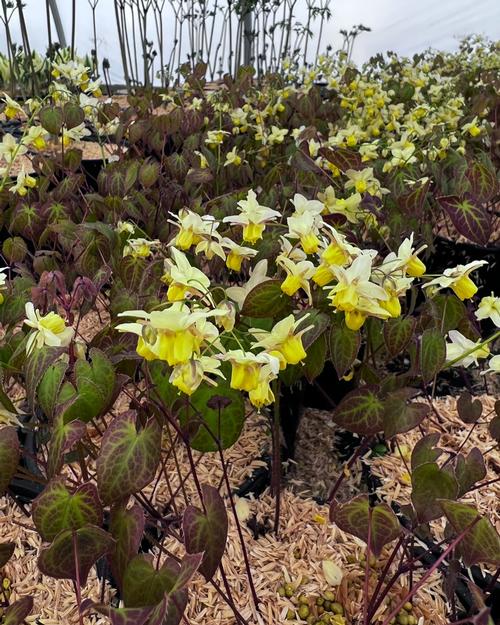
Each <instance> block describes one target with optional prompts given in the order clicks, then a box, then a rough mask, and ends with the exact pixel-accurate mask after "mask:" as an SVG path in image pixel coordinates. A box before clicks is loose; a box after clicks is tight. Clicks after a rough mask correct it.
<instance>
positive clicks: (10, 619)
mask: <svg viewBox="0 0 500 625" xmlns="http://www.w3.org/2000/svg"><path fill="white" fill-rule="evenodd" d="M31 610H33V597H22V599H18V600H17V601H15V602H14V603H13V604H12V605H10V606H9V607H8V608H7V609H6V610H5V614H4V617H3V621H2V622H3V625H22V623H24V621H25V619H26V617H27V616H28V614H29V613H30V612H31Z"/></svg>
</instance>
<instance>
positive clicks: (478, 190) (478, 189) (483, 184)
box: [466, 160, 498, 204]
mask: <svg viewBox="0 0 500 625" xmlns="http://www.w3.org/2000/svg"><path fill="white" fill-rule="evenodd" d="M489 165H490V166H489V167H486V165H484V164H483V163H481V162H480V161H477V160H474V161H472V162H471V163H469V165H468V167H467V172H466V176H467V179H468V180H469V182H470V186H471V195H472V197H473V198H474V199H475V200H476V201H477V202H479V203H481V204H484V203H486V202H489V201H490V200H491V199H492V198H494V197H495V195H496V194H497V193H498V181H497V177H496V175H495V167H494V166H493V165H492V163H491V161H490V163H489Z"/></svg>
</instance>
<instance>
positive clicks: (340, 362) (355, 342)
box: [329, 321, 361, 380]
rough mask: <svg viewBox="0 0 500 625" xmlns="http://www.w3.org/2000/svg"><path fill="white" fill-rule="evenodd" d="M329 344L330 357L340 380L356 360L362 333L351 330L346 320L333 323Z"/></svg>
mask: <svg viewBox="0 0 500 625" xmlns="http://www.w3.org/2000/svg"><path fill="white" fill-rule="evenodd" d="M329 345H330V358H331V361H332V363H333V366H334V367H335V371H336V372H337V375H338V377H339V380H340V378H342V377H343V376H344V375H345V374H346V373H347V371H349V369H350V368H351V367H352V365H353V364H354V361H355V360H356V356H357V355H358V352H359V347H360V345H361V334H360V333H359V332H353V331H352V330H349V328H348V327H347V326H346V325H345V323H344V321H342V322H341V323H336V324H333V325H332V327H331V330H330V336H329Z"/></svg>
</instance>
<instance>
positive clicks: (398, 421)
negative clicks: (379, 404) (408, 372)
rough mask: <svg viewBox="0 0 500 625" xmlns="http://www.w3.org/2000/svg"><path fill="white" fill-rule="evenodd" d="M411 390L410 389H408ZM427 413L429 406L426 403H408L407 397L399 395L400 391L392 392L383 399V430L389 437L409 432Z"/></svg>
mask: <svg viewBox="0 0 500 625" xmlns="http://www.w3.org/2000/svg"><path fill="white" fill-rule="evenodd" d="M401 390H402V391H404V390H407V389H401ZM411 391H412V389H410V392H411ZM413 393H414V391H413ZM428 414H429V407H428V406H427V405H426V404H423V403H418V402H413V403H408V401H407V398H406V397H402V396H401V391H399V393H398V392H396V393H393V394H392V395H390V396H388V397H386V398H385V400H384V432H385V435H386V437H387V438H391V437H392V436H394V435H395V434H402V433H403V432H409V431H410V430H412V429H413V428H414V427H417V425H419V424H420V423H422V421H423V420H424V419H425V417H426V416H427V415H428Z"/></svg>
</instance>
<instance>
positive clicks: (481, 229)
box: [438, 193, 492, 245]
mask: <svg viewBox="0 0 500 625" xmlns="http://www.w3.org/2000/svg"><path fill="white" fill-rule="evenodd" d="M438 202H439V203H440V204H441V206H442V207H443V208H444V210H445V211H446V213H447V214H448V216H449V217H450V219H451V221H452V223H453V225H454V226H455V228H456V229H457V231H458V232H459V233H460V234H463V236H464V237H467V238H468V239H469V240H470V241H473V242H474V243H477V244H478V245H486V244H487V243H488V241H489V239H490V235H491V227H492V222H491V216H490V214H489V213H488V210H487V209H486V207H485V206H483V205H481V203H479V202H477V200H475V199H474V198H473V197H472V195H471V194H469V193H466V194H464V195H463V196H457V195H447V196H442V197H439V198H438Z"/></svg>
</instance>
